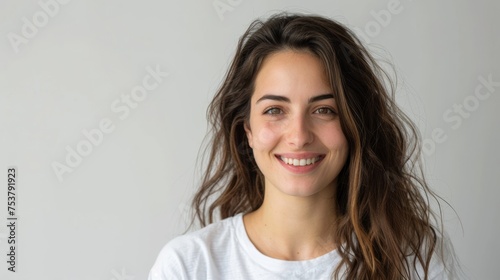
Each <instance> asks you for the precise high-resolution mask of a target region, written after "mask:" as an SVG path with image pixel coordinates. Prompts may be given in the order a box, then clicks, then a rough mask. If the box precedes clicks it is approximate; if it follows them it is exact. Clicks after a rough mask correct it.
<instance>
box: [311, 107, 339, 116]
mask: <svg viewBox="0 0 500 280" xmlns="http://www.w3.org/2000/svg"><path fill="white" fill-rule="evenodd" d="M314 113H316V114H321V115H330V114H335V111H333V110H332V109H331V108H328V107H321V108H318V109H316V111H314Z"/></svg>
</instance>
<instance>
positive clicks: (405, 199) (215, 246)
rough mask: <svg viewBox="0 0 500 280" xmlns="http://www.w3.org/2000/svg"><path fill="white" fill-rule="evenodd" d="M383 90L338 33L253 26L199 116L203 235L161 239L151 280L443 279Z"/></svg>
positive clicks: (409, 130) (411, 163)
mask: <svg viewBox="0 0 500 280" xmlns="http://www.w3.org/2000/svg"><path fill="white" fill-rule="evenodd" d="M385 78H387V75H385V73H384V72H383V70H382V69H381V68H380V67H379V66H378V65H377V64H376V63H375V61H374V60H373V58H372V57H371V56H370V54H369V53H368V52H367V50H366V49H365V48H364V47H363V46H362V45H361V43H360V42H359V40H358V39H357V38H356V37H355V36H354V35H353V33H352V32H350V31H349V30H348V29H346V28H345V27H344V26H342V25H341V24H339V23H337V22H335V21H332V20H329V19H326V18H322V17H319V16H306V15H288V14H279V15H276V16H273V17H271V18H270V19H268V20H266V21H264V22H262V21H256V22H254V23H252V25H251V26H250V27H249V29H248V30H247V31H246V33H245V34H244V35H243V37H242V38H241V39H240V41H239V44H238V48H237V52H236V55H235V57H234V59H233V61H232V64H231V66H230V68H229V70H228V72H227V74H226V78H225V80H224V83H223V84H222V86H221V88H220V89H219V91H218V92H217V94H216V96H215V98H214V100H213V101H212V103H211V104H210V107H209V111H208V112H209V119H210V123H211V125H212V129H213V138H212V142H211V152H210V157H209V161H208V164H207V165H208V166H207V169H206V172H205V175H204V178H203V182H202V185H201V187H200V189H199V191H198V192H197V194H196V196H195V198H194V201H193V206H194V209H195V213H196V218H197V219H198V221H199V222H200V223H201V225H202V226H206V227H204V228H203V229H201V230H198V231H195V232H192V233H189V234H186V235H183V236H180V237H177V238H175V239H174V240H172V241H170V242H169V243H168V244H167V245H166V246H165V247H164V249H163V250H162V252H161V253H160V255H159V257H158V259H157V261H156V263H155V265H154V267H153V268H152V270H151V272H150V278H149V279H151V280H156V279H259V280H261V279H448V278H449V276H448V275H447V269H446V266H445V265H444V264H445V262H444V260H443V258H442V257H443V255H442V254H440V253H439V252H441V250H440V248H441V245H442V243H441V241H440V240H441V239H440V232H441V231H440V230H438V227H436V226H435V225H434V224H435V222H436V220H437V219H435V218H434V214H433V212H432V211H431V210H430V208H429V204H428V197H429V196H430V197H435V196H434V194H433V193H432V191H431V190H430V189H429V188H428V186H427V185H426V183H425V181H424V179H423V178H422V177H419V176H418V175H419V174H420V173H418V170H419V169H417V165H416V164H415V163H416V162H417V161H416V160H417V155H418V152H419V151H418V142H415V141H414V142H411V141H412V140H414V139H415V135H416V133H415V132H416V131H415V129H414V126H413V125H412V123H411V122H410V121H409V120H408V119H407V118H406V117H405V116H404V114H403V113H402V112H401V111H400V110H399V109H398V107H397V106H396V104H395V102H394V98H393V95H392V88H390V89H386V88H385V87H384V81H385ZM217 216H220V218H221V219H222V220H221V221H218V222H214V221H215V219H216V218H217ZM207 225H208V226H207Z"/></svg>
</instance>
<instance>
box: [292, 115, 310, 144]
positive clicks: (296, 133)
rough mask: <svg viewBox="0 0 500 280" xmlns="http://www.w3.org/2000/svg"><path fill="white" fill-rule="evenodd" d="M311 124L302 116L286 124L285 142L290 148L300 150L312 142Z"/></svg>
mask: <svg viewBox="0 0 500 280" xmlns="http://www.w3.org/2000/svg"><path fill="white" fill-rule="evenodd" d="M311 129H312V127H311V124H310V123H309V121H308V119H307V118H306V117H304V116H297V117H295V118H293V119H292V120H291V121H290V123H289V124H288V133H287V142H288V144H289V145H290V146H293V147H295V148H297V149H301V148H303V147H305V146H307V145H308V144H310V143H312V142H313V140H314V135H313V132H312V130H311Z"/></svg>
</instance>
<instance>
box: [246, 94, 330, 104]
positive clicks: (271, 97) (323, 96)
mask: <svg viewBox="0 0 500 280" xmlns="http://www.w3.org/2000/svg"><path fill="white" fill-rule="evenodd" d="M330 98H335V97H334V96H333V93H326V94H321V95H317V96H313V97H311V98H309V102H308V103H314V102H318V101H321V100H324V99H330ZM262 100H274V101H282V102H287V103H290V102H291V101H290V98H288V97H285V96H281V95H274V94H266V95H264V96H262V97H261V98H259V100H257V102H255V103H259V102H260V101H262Z"/></svg>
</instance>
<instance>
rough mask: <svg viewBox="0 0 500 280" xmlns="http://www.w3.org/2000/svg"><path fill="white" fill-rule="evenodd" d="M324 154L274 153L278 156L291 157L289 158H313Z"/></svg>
mask: <svg viewBox="0 0 500 280" xmlns="http://www.w3.org/2000/svg"><path fill="white" fill-rule="evenodd" d="M323 155H324V154H321V153H310V152H307V153H280V154H276V156H278V157H286V158H291V159H308V158H315V157H319V156H323Z"/></svg>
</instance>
